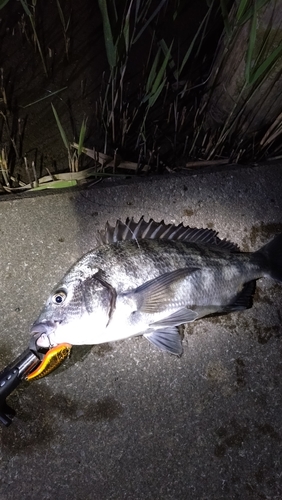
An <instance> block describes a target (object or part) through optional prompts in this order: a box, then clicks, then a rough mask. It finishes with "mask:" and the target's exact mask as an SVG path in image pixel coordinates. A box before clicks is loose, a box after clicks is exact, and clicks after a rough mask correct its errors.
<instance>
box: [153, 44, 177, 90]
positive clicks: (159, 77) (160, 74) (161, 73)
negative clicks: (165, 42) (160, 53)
mask: <svg viewBox="0 0 282 500" xmlns="http://www.w3.org/2000/svg"><path fill="white" fill-rule="evenodd" d="M172 45H173V41H172V42H171V44H170V47H169V49H168V53H167V55H166V56H165V58H164V61H163V64H162V65H161V68H160V70H159V72H158V74H157V76H156V79H155V81H154V84H153V87H152V93H155V92H157V90H158V88H159V86H160V84H161V81H162V79H163V76H164V73H165V70H166V68H167V65H168V60H169V58H170V53H171V49H172Z"/></svg>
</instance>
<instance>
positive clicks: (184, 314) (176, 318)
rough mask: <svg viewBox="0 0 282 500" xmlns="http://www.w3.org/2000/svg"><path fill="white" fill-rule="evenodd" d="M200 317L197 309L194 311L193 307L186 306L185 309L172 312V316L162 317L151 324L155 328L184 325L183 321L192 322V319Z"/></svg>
mask: <svg viewBox="0 0 282 500" xmlns="http://www.w3.org/2000/svg"><path fill="white" fill-rule="evenodd" d="M198 317H199V315H198V313H197V312H196V311H192V309H188V308H186V307H184V308H183V309H180V310H179V311H176V312H175V313H173V314H171V315H170V316H167V317H166V318H164V319H161V320H160V321H156V322H155V323H151V325H150V326H153V327H154V328H156V327H158V326H159V327H161V328H166V327H170V326H179V325H183V323H191V322H192V321H195V319H197V318H198Z"/></svg>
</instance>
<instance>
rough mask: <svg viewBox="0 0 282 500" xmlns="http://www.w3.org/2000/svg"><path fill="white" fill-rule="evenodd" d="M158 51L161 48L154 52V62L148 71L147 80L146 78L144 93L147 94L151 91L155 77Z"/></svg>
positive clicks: (158, 56) (159, 51)
mask: <svg viewBox="0 0 282 500" xmlns="http://www.w3.org/2000/svg"><path fill="white" fill-rule="evenodd" d="M160 53H161V49H160V48H159V50H158V52H157V53H156V56H155V59H154V62H153V64H152V67H151V70H150V73H149V76H148V80H147V83H146V94H148V93H149V92H150V91H151V88H152V86H153V81H154V80H155V78H156V74H157V65H158V62H159V58H160Z"/></svg>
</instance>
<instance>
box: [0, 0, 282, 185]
mask: <svg viewBox="0 0 282 500" xmlns="http://www.w3.org/2000/svg"><path fill="white" fill-rule="evenodd" d="M7 3H8V2H7V0H2V1H1V0H0V8H5V9H7ZM98 4H99V8H100V14H101V23H102V28H103V37H104V48H105V57H106V59H107V68H106V70H105V69H104V68H103V71H102V69H100V68H99V67H95V68H94V67H93V71H95V72H96V73H97V72H98V73H99V72H100V73H99V74H100V78H101V85H100V96H99V99H98V100H97V101H96V103H95V106H94V103H93V107H92V108H89V107H87V108H83V100H84V98H85V96H86V95H87V80H86V79H85V78H84V76H83V75H82V76H81V77H80V76H79V78H80V84H81V89H80V99H81V110H82V112H81V115H82V116H83V112H84V116H87V117H88V119H87V118H83V120H82V121H81V125H80V129H79V132H78V134H76V133H73V136H74V137H75V140H76V142H74V139H73V138H72V139H70V138H69V137H68V136H67V134H66V132H65V129H66V124H65V122H64V120H65V118H64V120H63V119H62V117H60V116H59V115H58V113H57V111H56V107H57V106H56V105H55V104H53V103H52V104H51V107H52V111H53V115H54V125H53V127H54V134H57V135H58V136H59V137H60V139H61V141H62V144H63V145H64V149H65V153H66V158H67V165H68V170H69V172H65V174H67V177H66V178H58V177H57V175H56V174H52V175H51V174H50V173H48V175H47V176H44V175H42V174H41V173H40V168H39V163H38V161H37V160H36V159H33V160H30V159H28V158H29V154H26V153H25V152H24V150H23V145H24V139H25V130H26V123H27V127H28V118H27V117H28V115H26V116H25V117H24V118H21V116H20V114H19V112H18V110H19V109H21V110H27V111H26V112H27V113H29V110H30V109H31V108H33V107H36V106H37V105H38V104H40V103H41V102H42V101H44V99H47V98H52V101H53V102H54V103H55V99H61V100H62V101H63V102H64V103H65V104H66V105H67V109H69V110H71V107H72V102H71V100H72V99H75V98H76V99H78V97H77V96H74V95H72V94H71V92H72V90H71V88H72V87H71V84H72V82H71V80H70V81H68V80H67V79H65V80H60V85H58V87H59V88H58V87H57V88H55V90H54V88H53V89H52V90H48V95H45V94H46V87H45V88H40V89H39V95H44V97H39V98H36V97H35V98H34V99H33V98H32V97H31V98H30V97H29V98H27V99H26V101H25V102H28V104H20V105H15V99H14V97H13V95H12V90H11V86H9V83H7V82H9V76H8V74H7V76H6V73H5V74H4V69H1V73H0V98H1V102H0V118H1V122H2V124H1V130H2V139H0V153H1V154H0V164H1V169H0V171H1V176H2V185H3V186H4V187H5V189H6V190H12V189H14V188H18V189H45V188H47V184H48V188H49V187H54V188H56V187H60V186H61V187H62V186H72V185H74V184H76V183H77V182H80V181H83V180H86V179H88V178H90V177H98V174H99V175H100V177H101V178H102V177H104V176H108V175H124V173H126V172H128V173H133V172H134V173H140V172H143V173H144V172H150V171H155V172H161V171H163V170H164V169H166V170H167V171H169V172H173V171H174V170H175V169H177V168H194V167H195V166H196V165H197V164H199V163H201V164H202V165H212V164H215V163H221V164H228V163H236V162H240V161H241V162H242V161H245V162H249V161H254V160H257V159H260V160H261V159H265V158H269V157H274V156H275V157H277V156H280V155H282V151H281V145H280V142H281V141H280V139H281V134H282V106H281V108H280V107H279V106H278V107H277V113H276V115H275V116H274V117H273V116H272V118H271V119H269V120H267V119H266V121H265V123H264V125H263V126H262V127H261V128H260V129H259V130H258V131H255V132H254V133H252V134H250V133H249V132H248V129H249V128H250V129H251V126H252V122H251V121H250V115H252V117H253V118H252V120H253V121H255V120H256V113H255V110H256V107H258V106H257V103H258V102H259V98H260V95H261V93H262V92H263V91H264V90H263V89H265V87H266V86H267V85H268V82H269V81H272V87H274V86H275V85H276V84H278V82H279V78H280V72H281V70H282V63H281V60H282V40H281V37H280V38H279V33H278V29H277V30H276V31H275V29H274V28H273V25H272V24H271V21H269V24H268V25H267V26H265V27H264V28H263V29H262V22H261V18H262V13H263V11H264V9H265V8H269V2H266V0H254V1H253V2H251V1H249V0H239V1H238V2H236V3H234V2H231V1H228V0H220V2H216V1H215V0H209V1H206V2H204V1H203V2H202V3H201V8H202V12H203V14H202V17H201V19H200V20H199V21H198V23H197V26H196V28H195V29H194V31H193V34H192V35H191V36H190V38H189V40H188V41H186V42H185V46H184V43H183V41H182V39H181V37H182V36H183V34H184V32H185V33H186V32H187V30H183V32H181V33H178V31H177V30H176V29H175V26H176V24H175V23H176V22H177V21H178V20H179V19H180V18H181V16H182V13H183V12H185V9H186V8H188V6H187V5H186V3H185V2H184V1H182V0H172V1H170V2H169V1H168V0H161V1H160V2H155V1H153V0H144V1H143V2H141V1H140V0H123V1H122V2H118V1H117V0H98ZM20 6H21V8H22V14H21V21H20V26H21V32H22V33H23V34H24V35H25V37H26V39H27V40H28V42H29V43H30V42H31V41H32V42H33V44H32V45H33V47H34V50H35V53H34V57H35V58H36V57H38V60H39V61H41V68H42V73H43V75H44V77H45V79H46V86H47V87H50V84H51V83H52V82H53V80H54V79H56V74H52V78H51V75H50V71H49V70H48V67H49V69H50V65H48V63H47V57H48V54H49V55H50V54H51V56H52V58H56V54H57V52H58V47H56V46H54V45H52V43H49V42H47V41H46V33H45V32H44V22H45V19H44V15H43V14H42V12H43V10H42V8H43V6H44V4H43V3H42V0H31V1H30V2H27V0H20ZM55 12H56V16H54V23H56V27H57V28H58V30H57V33H58V34H60V36H59V37H57V38H56V43H58V44H60V50H61V53H62V52H63V53H64V64H66V68H68V66H70V67H73V68H75V61H74V60H72V51H71V50H70V47H71V46H72V36H73V31H72V30H73V26H75V22H76V19H75V17H74V14H73V12H72V11H69V10H68V8H67V5H66V4H64V3H63V2H60V0H56V2H55ZM270 19H271V18H270ZM220 23H221V24H222V34H221V36H219V35H218V33H219V32H220V30H218V32H216V31H215V30H214V25H215V24H217V25H218V26H219V25H220ZM28 27H29V28H28ZM188 31H189V30H188ZM62 35H63V36H62ZM215 35H216V37H217V38H215V39H213V37H215ZM242 37H245V39H246V43H245V47H244V54H243V58H242V60H243V63H244V64H243V65H242V67H243V70H242V71H241V74H240V80H238V82H237V88H236V92H235V93H234V94H230V96H229V97H230V102H231V104H230V105H228V106H226V109H225V108H224V103H223V105H222V106H221V107H222V110H221V112H222V117H223V118H222V120H221V122H220V121H219V122H217V121H215V120H210V118H209V117H210V116H211V115H212V111H213V109H214V107H215V104H214V102H215V101H214V99H215V96H216V92H217V90H218V88H219V87H220V86H221V85H222V86H224V85H226V82H225V81H224V78H226V77H225V76H224V69H225V68H226V66H227V65H228V62H229V61H230V58H231V57H232V54H233V53H234V50H235V49H236V44H238V40H240V39H242ZM32 45H31V46H32ZM210 47H212V49H210ZM216 47H217V48H216ZM213 52H214V53H213ZM136 54H137V55H138V57H139V59H140V60H138V64H136ZM73 71H74V72H75V70H73ZM70 74H72V73H70ZM221 78H222V80H221ZM229 79H230V78H229ZM65 83H66V85H65ZM228 92H229V88H228V89H227V90H226V92H225V94H226V96H227V97H228ZM267 92H268V93H269V94H271V92H272V88H271V85H270V86H269V90H268V91H267ZM66 93H67V94H68V96H69V97H67V98H66V97H65V96H66ZM267 97H268V96H266V98H267ZM70 120H71V122H74V121H77V120H76V117H74V116H73V115H72V113H71V112H70ZM248 120H249V121H248ZM94 121H95V123H96V132H95V133H96V136H95V137H94V138H93V135H92V138H91V139H89V138H90V137H91V134H93V122H94ZM74 129H75V127H73V130H74ZM55 130H56V131H55ZM97 130H99V134H97ZM86 133H87V135H86ZM76 135H77V137H76ZM4 136H5V137H6V138H7V139H6V142H5V141H3V137H4ZM97 137H98V139H99V140H97ZM89 142H90V144H89ZM95 142H98V143H99V147H98V148H97V147H93V148H91V147H88V146H90V145H91V143H92V144H95ZM87 162H88V163H87ZM89 162H90V164H91V166H89ZM167 163H169V166H168V165H167ZM165 164H166V165H165ZM16 165H21V172H22V179H20V180H19V179H18V178H17V175H15V169H16ZM83 171H84V172H85V177H84V178H83V175H82V177H79V176H78V175H77V174H79V173H80V172H83ZM23 179H24V180H23ZM42 179H43V180H42Z"/></svg>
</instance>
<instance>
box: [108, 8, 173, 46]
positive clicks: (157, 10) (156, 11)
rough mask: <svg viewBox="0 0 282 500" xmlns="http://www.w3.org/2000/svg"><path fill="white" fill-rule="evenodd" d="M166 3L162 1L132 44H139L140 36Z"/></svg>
mask: <svg viewBox="0 0 282 500" xmlns="http://www.w3.org/2000/svg"><path fill="white" fill-rule="evenodd" d="M100 1H103V0H100ZM166 2H167V0H161V2H160V3H159V5H158V6H157V7H156V9H155V10H154V12H153V13H152V14H151V16H150V17H149V19H148V20H147V22H146V23H145V24H144V26H143V27H142V28H141V30H140V31H139V33H138V34H137V35H136V37H135V38H134V40H133V42H132V43H135V42H137V40H138V39H139V38H140V36H141V35H142V33H143V32H144V31H145V29H146V28H147V27H148V26H149V24H150V23H151V22H152V21H153V19H154V17H156V15H157V14H158V13H159V11H160V10H161V8H162V7H163V6H164V4H165V3H166Z"/></svg>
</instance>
